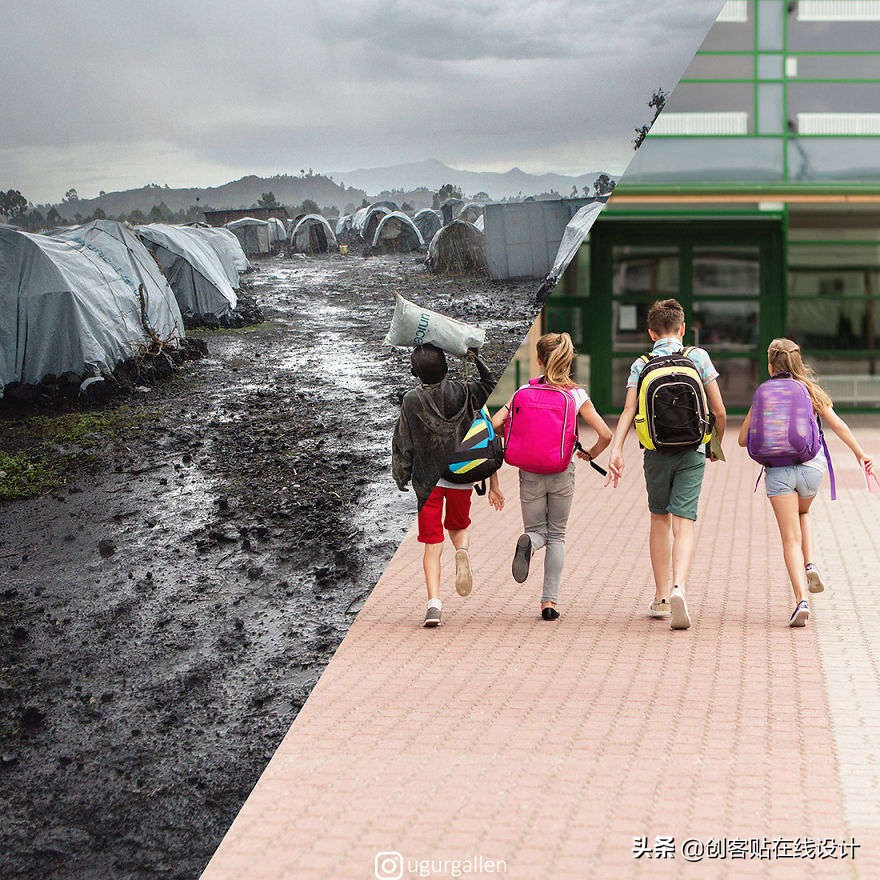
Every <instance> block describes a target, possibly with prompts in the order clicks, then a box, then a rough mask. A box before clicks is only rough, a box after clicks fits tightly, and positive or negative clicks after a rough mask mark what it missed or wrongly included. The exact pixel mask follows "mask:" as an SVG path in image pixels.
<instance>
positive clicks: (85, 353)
mask: <svg viewBox="0 0 880 880" xmlns="http://www.w3.org/2000/svg"><path fill="white" fill-rule="evenodd" d="M98 222H101V221H98ZM113 225H114V226H115V227H116V229H115V230H112V231H105V230H100V231H98V230H96V229H94V228H93V227H94V224H87V226H86V227H82V229H83V230H84V232H83V235H82V236H81V239H82V240H76V237H75V236H76V232H77V230H71V232H70V234H71V235H73V236H74V238H71V239H68V238H62V237H49V236H46V235H37V234H31V233H27V232H22V231H20V230H18V229H13V228H12V227H10V226H0V389H2V388H3V386H5V385H7V384H9V383H10V382H28V383H34V384H35V383H37V382H40V381H41V380H42V379H43V378H44V377H45V376H46V375H48V374H50V373H51V374H54V375H56V376H57V375H61V374H62V373H66V372H74V373H78V374H80V375H83V374H86V375H100V374H101V373H102V372H109V371H111V370H112V369H113V368H114V367H115V366H116V365H117V364H118V363H119V362H120V361H122V360H125V359H126V358H129V357H132V356H133V355H135V354H137V353H138V352H139V351H141V350H142V347H144V346H146V345H147V344H148V342H149V337H148V334H147V332H146V330H145V328H144V326H143V324H142V323H141V297H140V295H139V288H140V285H141V284H143V289H144V305H145V313H146V319H147V324H148V326H149V327H150V328H152V330H154V331H155V332H156V333H157V334H158V335H159V336H160V337H162V338H163V339H166V340H171V339H174V338H182V337H183V335H184V332H183V322H182V320H181V316H180V311H179V310H178V309H177V307H176V305H175V303H174V297H173V296H172V297H169V295H168V291H167V286H166V285H164V284H163V279H162V278H161V275H158V276H157V275H154V274H153V269H155V267H153V269H150V267H149V264H148V263H145V261H147V260H149V259H150V257H149V254H146V252H145V251H144V249H143V248H140V249H138V248H136V247H135V246H134V245H133V244H132V241H131V239H132V238H133V237H132V236H131V235H130V234H129V233H128V230H125V228H124V227H122V226H120V225H119V224H113ZM89 242H91V243H89ZM135 244H136V242H135ZM138 272H140V273H141V274H140V275H138Z"/></svg>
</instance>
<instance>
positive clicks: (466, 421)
mask: <svg viewBox="0 0 880 880" xmlns="http://www.w3.org/2000/svg"><path fill="white" fill-rule="evenodd" d="M475 363H476V365H477V370H478V371H479V374H480V378H479V379H478V380H476V381H474V382H464V381H463V380H461V379H442V380H441V381H440V382H437V383H436V384H433V385H424V384H420V385H417V386H416V387H415V388H413V389H412V390H410V391H407V393H406V394H405V395H404V396H403V401H402V402H401V406H400V416H399V417H398V419H397V424H396V425H395V428H394V437H393V440H392V445H391V472H392V475H393V477H394V482H395V483H397V486H398V488H400V489H404V488H405V487H406V484H407V483H409V482H411V483H412V486H413V489H414V490H415V493H416V498H417V499H418V502H419V507H421V506H422V505H423V504H424V503H425V501H427V499H428V496H429V495H430V494H431V490H432V489H433V488H434V486H435V485H436V483H437V480H439V479H440V477H441V476H442V474H443V471H444V470H445V468H446V460H447V457H448V456H449V455H450V454H451V453H452V452H453V450H454V449H455V447H456V446H458V444H459V442H461V438H462V437H464V435H465V432H466V431H467V429H468V428H469V427H470V425H471V422H472V421H473V420H474V416H475V415H476V413H477V412H478V411H479V410H480V407H482V406H484V405H485V403H486V401H487V400H488V399H489V395H490V394H491V393H492V389H493V388H494V387H495V377H494V376H493V375H492V371H491V370H490V369H489V368H488V367H487V366H486V365H485V364H484V363H483V362H482V361H481V360H480V359H479V358H475Z"/></svg>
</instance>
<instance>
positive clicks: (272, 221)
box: [266, 217, 287, 247]
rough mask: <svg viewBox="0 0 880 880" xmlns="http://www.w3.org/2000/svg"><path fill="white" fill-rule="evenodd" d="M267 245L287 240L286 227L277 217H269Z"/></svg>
mask: <svg viewBox="0 0 880 880" xmlns="http://www.w3.org/2000/svg"><path fill="white" fill-rule="evenodd" d="M266 222H267V223H268V224H269V246H270V247H271V246H272V245H274V244H278V243H279V242H284V241H287V228H286V227H285V225H284V224H283V223H282V222H281V221H280V220H279V219H278V218H277V217H269V219H268V220H267V221H266Z"/></svg>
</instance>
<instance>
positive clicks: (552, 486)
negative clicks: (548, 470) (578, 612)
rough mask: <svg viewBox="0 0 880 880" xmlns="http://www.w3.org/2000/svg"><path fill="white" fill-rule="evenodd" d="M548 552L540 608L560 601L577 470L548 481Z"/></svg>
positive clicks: (571, 470) (545, 557)
mask: <svg viewBox="0 0 880 880" xmlns="http://www.w3.org/2000/svg"><path fill="white" fill-rule="evenodd" d="M547 482H548V484H549V485H548V492H547V550H546V552H545V555H544V590H543V593H542V594H541V607H542V608H546V607H549V606H551V605H555V604H556V602H557V601H558V600H559V584H560V582H561V581H562V569H563V567H564V566H565V529H566V526H567V525H568V516H569V514H570V513H571V504H572V500H573V499H574V470H573V469H572V468H569V470H568V471H564V472H563V473H561V474H556V475H553V476H552V477H548V478H547Z"/></svg>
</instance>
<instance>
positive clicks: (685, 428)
mask: <svg viewBox="0 0 880 880" xmlns="http://www.w3.org/2000/svg"><path fill="white" fill-rule="evenodd" d="M684 332H685V320H684V309H683V308H682V307H681V304H680V303H679V302H678V301H677V300H674V299H665V300H658V301H657V302H655V303H654V304H653V305H652V306H651V308H650V309H649V310H648V336H649V337H650V338H651V342H652V343H653V348H652V349H651V351H650V353H648V354H646V355H644V356H643V357H640V358H638V359H637V360H636V361H634V362H633V364H632V366H631V367H630V372H629V379H628V380H627V383H626V401H625V403H624V407H623V412H622V413H621V415H620V419H619V421H618V423H617V428H616V429H615V431H614V441H613V443H612V446H611V458H610V463H609V465H608V470H609V471H610V474H609V477H608V482H612V481H613V483H614V486H615V487H616V486H617V484H618V481H619V480H620V478H621V477H622V476H623V469H624V458H623V444H624V441H625V440H626V435H627V432H628V431H629V429H630V426H631V425H632V424H633V422H634V421H635V422H636V430H637V433H638V435H639V442H640V443H641V445H642V447H643V448H644V450H645V453H644V471H645V485H646V488H647V491H648V510H649V511H650V514H651V530H650V542H649V544H650V552H651V567H652V569H653V572H654V599H653V601H652V602H651V604H650V606H649V609H648V613H649V614H650V615H651V617H658V618H662V617H669V618H670V627H671V628H672V629H688V627H690V625H691V618H690V614H689V613H688V608H687V602H686V600H685V586H686V582H687V577H688V572H689V570H690V565H691V561H692V559H693V555H694V524H695V522H696V519H697V505H698V502H699V500H700V490H701V488H702V485H703V474H704V472H705V467H706V456H705V454H704V452H703V446H704V444H705V443H706V442H707V441H708V440H709V433H708V432H709V428H710V425H711V423H712V422H713V421H714V431H715V436H716V439H717V442H718V444H719V447H720V444H721V439H722V437H723V436H724V428H725V426H726V424H727V413H726V410H725V409H724V401H723V400H722V399H721V390H720V389H719V387H718V381H717V379H718V371H717V370H716V369H715V367H714V366H713V365H712V361H711V359H710V357H709V354H708V353H707V352H706V351H704V350H703V349H702V348H693V347H691V348H685V347H684V344H683V342H682V339H683V338H684ZM649 392H650V393H649ZM707 408H708V412H707V411H706V409H707ZM715 460H716V459H715V457H714V455H713V456H712V461H715ZM606 485H607V483H606ZM670 537H671V541H670ZM670 574H671V576H672V578H671V580H670Z"/></svg>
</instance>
